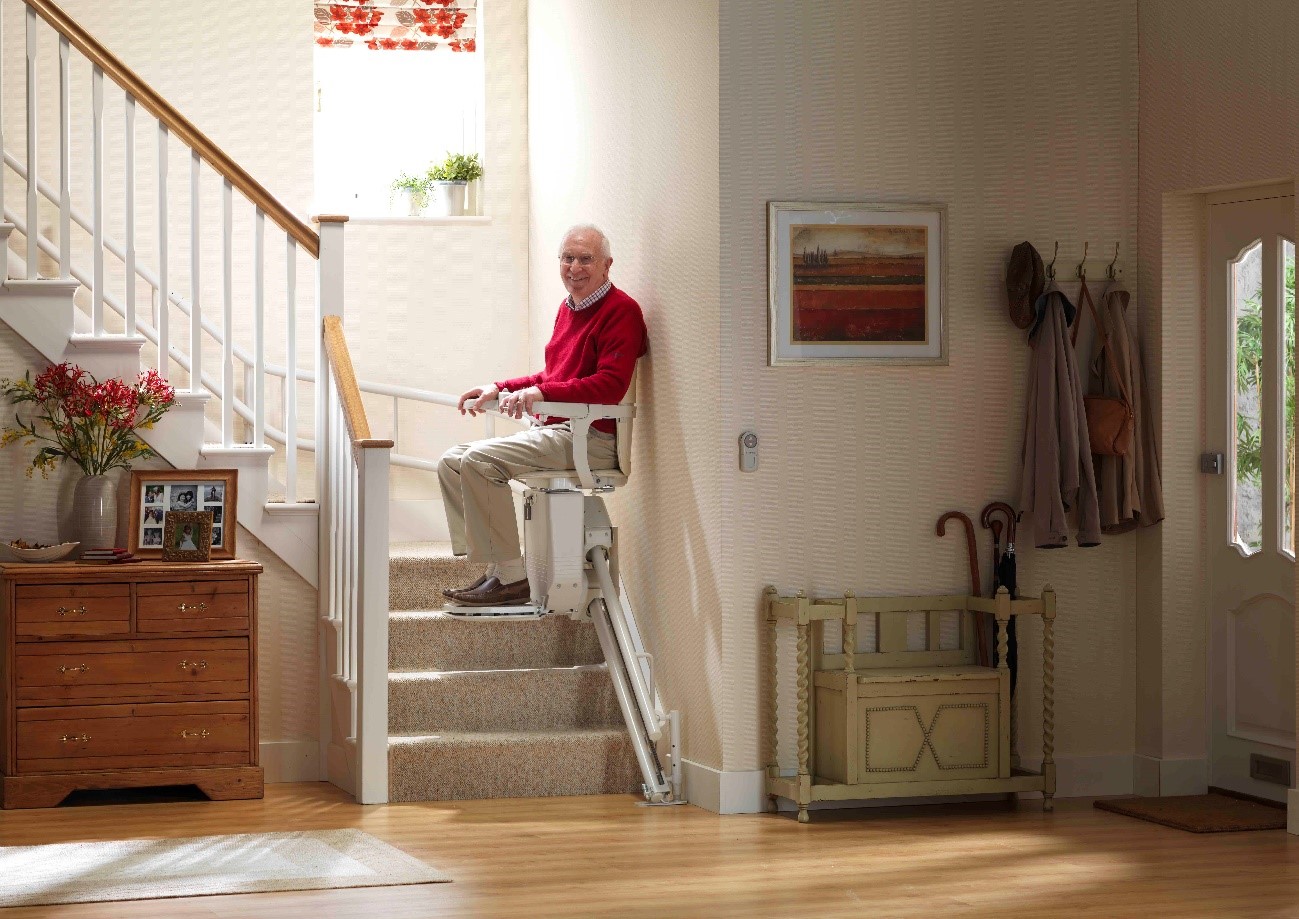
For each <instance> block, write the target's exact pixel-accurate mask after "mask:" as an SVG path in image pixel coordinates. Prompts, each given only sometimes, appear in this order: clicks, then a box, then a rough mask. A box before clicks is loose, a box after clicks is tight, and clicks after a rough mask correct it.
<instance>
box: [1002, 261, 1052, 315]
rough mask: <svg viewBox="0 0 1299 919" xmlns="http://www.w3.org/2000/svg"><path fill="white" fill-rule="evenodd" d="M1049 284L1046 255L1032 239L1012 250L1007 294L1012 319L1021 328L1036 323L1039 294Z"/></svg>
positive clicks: (1008, 266)
mask: <svg viewBox="0 0 1299 919" xmlns="http://www.w3.org/2000/svg"><path fill="white" fill-rule="evenodd" d="M1045 287H1046V269H1045V268H1044V267H1043V266H1042V256H1040V255H1038V253H1037V250H1036V249H1034V248H1033V244H1032V243H1030V242H1022V243H1020V244H1019V245H1018V246H1016V247H1015V249H1014V251H1012V252H1011V253H1010V264H1009V265H1007V266H1006V296H1007V297H1008V298H1009V300H1010V321H1011V322H1013V323H1015V325H1016V326H1018V327H1019V328H1021V329H1027V328H1028V327H1029V326H1030V325H1032V324H1033V318H1034V309H1035V306H1036V304H1037V298H1038V297H1040V296H1041V295H1042V290H1043V288H1045Z"/></svg>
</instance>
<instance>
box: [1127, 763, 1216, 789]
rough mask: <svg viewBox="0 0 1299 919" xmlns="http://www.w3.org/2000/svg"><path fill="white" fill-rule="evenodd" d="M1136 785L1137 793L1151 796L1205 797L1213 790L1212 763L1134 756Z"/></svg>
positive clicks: (1134, 783)
mask: <svg viewBox="0 0 1299 919" xmlns="http://www.w3.org/2000/svg"><path fill="white" fill-rule="evenodd" d="M1132 785H1133V791H1135V792H1136V793H1137V794H1139V795H1146V796H1148V797H1163V798H1167V797H1169V796H1171V795H1202V794H1204V793H1205V792H1206V791H1208V789H1209V761H1208V760H1206V759H1160V758H1158V757H1154V756H1143V755H1142V754H1140V753H1138V754H1136V755H1135V756H1133V757H1132Z"/></svg>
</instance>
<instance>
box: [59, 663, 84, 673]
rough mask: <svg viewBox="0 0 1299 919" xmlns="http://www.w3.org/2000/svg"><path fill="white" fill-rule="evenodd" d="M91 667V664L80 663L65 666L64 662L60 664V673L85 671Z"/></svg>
mask: <svg viewBox="0 0 1299 919" xmlns="http://www.w3.org/2000/svg"><path fill="white" fill-rule="evenodd" d="M89 669H90V665H89V664H78V665H77V666H75V667H65V666H63V665H62V664H60V665H59V673H85V672H86V671H87V670H89Z"/></svg>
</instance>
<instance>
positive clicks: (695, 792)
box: [681, 753, 1133, 814]
mask: <svg viewBox="0 0 1299 919" xmlns="http://www.w3.org/2000/svg"><path fill="white" fill-rule="evenodd" d="M681 763H682V766H683V767H684V772H685V782H686V788H685V792H686V798H687V800H689V801H690V803H691V804H696V805H698V806H699V807H702V808H704V809H705V810H710V811H713V812H714V813H717V814H756V813H760V812H762V811H765V810H766V809H767V793H766V786H765V783H764V781H763V776H764V772H763V770H761V769H754V770H745V771H736V772H722V771H720V770H717V769H714V768H712V767H711V766H703V765H700V764H699V763H693V762H691V761H690V760H688V759H683V760H682V761H681ZM1055 763H1056V797H1057V798H1090V797H1100V796H1105V795H1127V794H1132V788H1133V764H1132V755H1131V754H1130V753H1114V754H1107V755H1102V756H1066V757H1061V758H1059V759H1057V760H1056V761H1055ZM1024 765H1025V767H1026V768H1029V769H1036V768H1038V764H1037V763H1034V762H1028V761H1026V762H1025V763H1024ZM782 772H784V773H785V774H790V775H792V774H793V773H792V772H789V770H782ZM989 797H999V796H995V795H994V796H989V795H973V796H963V797H951V798H948V797H943V798H884V799H879V800H871V801H818V802H815V803H813V804H812V805H811V806H810V808H811V809H833V808H847V807H887V806H896V805H900V804H915V803H918V802H928V803H932V804H938V803H943V802H953V801H982V800H986V799H988V798H989ZM1026 797H1028V798H1030V799H1031V798H1033V797H1036V795H1030V796H1026ZM779 803H780V806H781V808H782V809H784V808H785V807H786V806H789V805H788V802H786V801H784V800H781V801H780V802H779Z"/></svg>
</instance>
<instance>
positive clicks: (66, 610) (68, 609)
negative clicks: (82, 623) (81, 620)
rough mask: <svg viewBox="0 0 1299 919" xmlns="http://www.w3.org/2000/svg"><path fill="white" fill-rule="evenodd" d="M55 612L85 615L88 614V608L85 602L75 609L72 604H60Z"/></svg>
mask: <svg viewBox="0 0 1299 919" xmlns="http://www.w3.org/2000/svg"><path fill="white" fill-rule="evenodd" d="M54 612H56V613H58V614H59V615H60V616H84V615H86V612H87V610H86V604H84V603H83V604H81V605H80V606H78V607H76V608H75V609H74V608H73V607H70V606H60V607H59V608H58V609H56V610H55V611H54Z"/></svg>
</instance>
